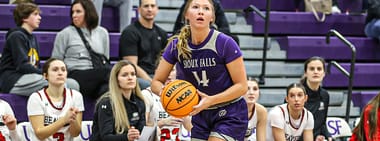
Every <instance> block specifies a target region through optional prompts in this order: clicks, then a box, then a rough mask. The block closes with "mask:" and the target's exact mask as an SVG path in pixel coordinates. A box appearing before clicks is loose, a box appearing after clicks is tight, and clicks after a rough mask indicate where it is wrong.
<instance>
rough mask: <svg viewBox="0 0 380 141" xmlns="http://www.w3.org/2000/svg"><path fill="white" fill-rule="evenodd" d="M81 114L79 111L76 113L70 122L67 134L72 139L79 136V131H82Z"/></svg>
mask: <svg viewBox="0 0 380 141" xmlns="http://www.w3.org/2000/svg"><path fill="white" fill-rule="evenodd" d="M82 114H83V113H82V112H80V111H77V115H76V117H75V119H74V120H72V121H71V122H70V128H69V132H70V135H71V136H73V137H76V136H78V135H79V134H80V131H81V129H82V126H81V125H82Z"/></svg>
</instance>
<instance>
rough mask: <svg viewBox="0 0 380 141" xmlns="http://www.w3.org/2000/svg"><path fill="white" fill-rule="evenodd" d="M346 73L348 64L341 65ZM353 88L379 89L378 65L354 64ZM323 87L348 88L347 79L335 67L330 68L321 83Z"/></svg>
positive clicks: (379, 65) (379, 75)
mask: <svg viewBox="0 0 380 141" xmlns="http://www.w3.org/2000/svg"><path fill="white" fill-rule="evenodd" d="M340 65H341V66H342V67H343V68H345V69H346V70H347V71H348V72H349V70H350V66H351V65H350V64H349V63H341V64H340ZM354 73H355V74H354V81H353V86H354V88H379V87H380V63H356V64H355V70H354ZM323 86H324V87H340V88H347V87H348V77H346V76H344V75H343V73H341V72H340V71H339V70H338V69H337V68H336V67H331V73H330V74H326V77H325V79H324V81H323Z"/></svg>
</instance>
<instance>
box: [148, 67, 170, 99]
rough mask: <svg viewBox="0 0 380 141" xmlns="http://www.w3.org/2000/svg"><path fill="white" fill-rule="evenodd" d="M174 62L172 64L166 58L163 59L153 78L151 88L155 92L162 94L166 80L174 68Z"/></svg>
mask: <svg viewBox="0 0 380 141" xmlns="http://www.w3.org/2000/svg"><path fill="white" fill-rule="evenodd" d="M173 66H174V65H173V64H170V63H169V62H167V61H166V60H165V59H161V60H160V63H159V64H158V67H157V69H156V72H155V74H159V75H154V78H153V80H152V84H151V89H152V92H153V93H154V94H160V92H161V89H162V86H164V84H165V81H166V80H167V79H168V76H169V74H170V72H171V71H172V69H173Z"/></svg>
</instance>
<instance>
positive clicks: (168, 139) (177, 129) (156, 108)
mask: <svg viewBox="0 0 380 141" xmlns="http://www.w3.org/2000/svg"><path fill="white" fill-rule="evenodd" d="M142 94H143V96H144V99H145V100H146V101H148V102H146V103H147V104H146V112H149V113H150V114H149V117H148V118H149V120H150V121H155V122H154V125H155V126H157V122H158V121H159V120H162V119H164V118H168V117H169V116H170V115H169V114H168V113H167V112H166V111H165V109H164V107H163V106H162V104H161V101H160V97H159V96H157V95H156V94H153V93H152V92H151V90H150V88H147V89H145V90H143V91H142ZM147 120H148V119H147ZM157 135H158V138H159V140H160V141H180V140H181V141H187V140H190V133H189V132H188V131H187V130H186V129H185V128H184V127H183V126H182V125H178V126H163V127H162V128H161V131H160V132H158V133H157Z"/></svg>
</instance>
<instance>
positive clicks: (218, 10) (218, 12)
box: [173, 0, 239, 44]
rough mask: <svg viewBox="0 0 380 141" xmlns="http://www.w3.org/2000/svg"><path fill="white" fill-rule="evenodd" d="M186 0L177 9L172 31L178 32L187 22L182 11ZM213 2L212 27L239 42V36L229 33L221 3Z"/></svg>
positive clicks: (214, 0)
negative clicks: (213, 17)
mask: <svg viewBox="0 0 380 141" xmlns="http://www.w3.org/2000/svg"><path fill="white" fill-rule="evenodd" d="M187 1H188V0H184V3H183V4H182V6H181V8H180V9H179V13H178V16H177V19H176V21H175V24H174V29H173V33H174V34H176V33H179V32H180V29H181V28H182V27H183V26H184V25H186V24H189V22H188V21H185V19H184V15H183V11H184V8H185V4H186V2H187ZM212 1H213V2H214V7H215V18H216V20H215V22H214V23H213V24H212V26H211V27H212V28H214V29H217V30H218V31H220V32H223V33H224V34H227V35H229V36H231V37H232V38H233V39H234V40H235V42H236V43H238V44H239V38H238V37H237V36H236V35H233V34H231V32H230V25H229V23H228V20H227V18H226V15H225V14H224V9H223V7H222V4H221V3H220V1H219V0H212Z"/></svg>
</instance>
